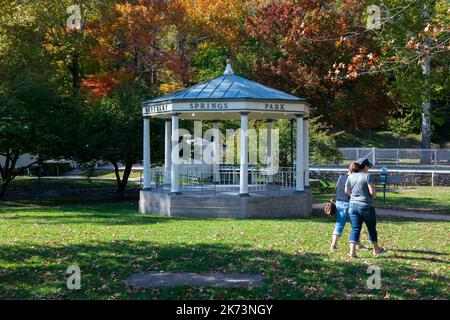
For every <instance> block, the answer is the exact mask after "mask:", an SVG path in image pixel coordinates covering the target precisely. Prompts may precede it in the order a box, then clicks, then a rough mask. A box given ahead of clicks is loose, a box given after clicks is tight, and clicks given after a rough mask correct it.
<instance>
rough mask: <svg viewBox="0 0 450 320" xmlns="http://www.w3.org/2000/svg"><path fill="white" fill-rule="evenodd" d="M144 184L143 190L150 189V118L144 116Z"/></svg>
mask: <svg viewBox="0 0 450 320" xmlns="http://www.w3.org/2000/svg"><path fill="white" fill-rule="evenodd" d="M143 165H144V186H143V190H150V189H151V182H152V178H151V175H152V171H151V163H150V118H144V163H143Z"/></svg>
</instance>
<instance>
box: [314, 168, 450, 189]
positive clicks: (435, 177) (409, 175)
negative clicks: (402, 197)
mask: <svg viewBox="0 0 450 320" xmlns="http://www.w3.org/2000/svg"><path fill="white" fill-rule="evenodd" d="M344 172H345V171H342V172H336V171H326V170H321V171H310V178H311V179H321V180H327V181H337V179H338V178H339V176H340V175H341V174H342V173H344ZM372 174H373V175H374V177H375V182H376V183H378V182H379V181H380V173H378V172H374V173H372ZM393 176H403V177H405V183H406V185H408V186H431V185H432V184H433V185H434V186H450V173H434V174H432V173H423V172H395V173H388V183H389V177H393Z"/></svg>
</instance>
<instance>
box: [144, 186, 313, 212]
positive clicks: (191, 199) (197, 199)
mask: <svg viewBox="0 0 450 320" xmlns="http://www.w3.org/2000/svg"><path fill="white" fill-rule="evenodd" d="M139 212H141V213H146V214H157V215H164V216H180V217H207V218H214V217H223V218H268V219H271V218H300V217H309V216H310V215H311V212H312V197H311V190H309V189H307V190H305V191H302V192H300V193H292V192H290V193H284V194H277V195H268V194H264V193H251V194H250V196H248V197H240V196H239V195H237V194H235V193H231V192H230V193H225V192H224V193H217V194H195V193H190V194H180V195H175V194H168V193H161V192H155V191H141V192H140V200H139Z"/></svg>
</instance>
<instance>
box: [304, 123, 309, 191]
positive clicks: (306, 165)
mask: <svg viewBox="0 0 450 320" xmlns="http://www.w3.org/2000/svg"><path fill="white" fill-rule="evenodd" d="M303 137H304V144H303V150H304V151H305V152H304V155H303V167H304V170H305V171H304V172H305V181H304V183H305V187H309V119H308V118H304V119H303Z"/></svg>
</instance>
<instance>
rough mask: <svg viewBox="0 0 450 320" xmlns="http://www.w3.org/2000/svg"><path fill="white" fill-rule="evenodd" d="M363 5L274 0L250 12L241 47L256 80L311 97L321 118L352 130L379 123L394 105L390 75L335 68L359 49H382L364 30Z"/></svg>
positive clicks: (361, 51)
mask: <svg viewBox="0 0 450 320" xmlns="http://www.w3.org/2000/svg"><path fill="white" fill-rule="evenodd" d="M364 11H365V6H364V3H362V2H361V1H353V0H346V1H328V2H327V4H324V2H323V1H318V0H303V1H284V2H281V3H276V2H275V1H274V2H272V3H270V4H269V5H267V6H265V7H262V8H261V9H258V10H256V11H255V13H254V14H253V15H250V16H249V18H248V19H247V28H248V34H249V35H250V38H249V39H248V41H247V42H246V43H245V45H241V46H240V47H241V48H243V50H244V51H245V55H246V56H247V57H249V58H250V59H251V60H252V61H253V68H254V72H253V73H254V74H255V77H256V78H257V80H259V81H260V82H263V83H265V84H267V85H270V86H273V87H276V88H279V89H282V90H283V91H287V92H291V93H293V94H295V95H298V96H304V97H306V98H307V99H308V100H309V101H310V102H311V107H312V113H313V115H316V116H321V117H322V118H321V119H322V121H325V122H327V123H328V124H330V125H332V126H333V127H335V128H345V129H347V130H352V129H353V130H355V129H356V130H357V129H367V128H374V127H377V126H379V125H380V124H381V123H383V122H384V117H385V116H386V115H387V114H388V113H389V111H391V109H393V108H395V105H394V104H393V103H392V101H391V100H390V98H389V97H388V96H387V87H386V85H387V78H386V77H385V76H384V75H373V76H372V75H366V76H361V77H359V78H354V79H352V78H345V77H341V76H336V74H334V71H335V69H337V67H338V66H342V65H347V64H351V63H352V59H353V58H354V57H355V56H356V55H358V54H366V55H370V54H371V53H372V52H376V51H377V50H378V46H377V43H376V42H375V41H373V39H372V38H371V36H370V35H369V34H367V33H364V32H362V31H363V30H364V26H363V25H362V24H361V16H362V13H363V12H364ZM337 72H338V73H339V72H340V71H339V70H337Z"/></svg>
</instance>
